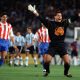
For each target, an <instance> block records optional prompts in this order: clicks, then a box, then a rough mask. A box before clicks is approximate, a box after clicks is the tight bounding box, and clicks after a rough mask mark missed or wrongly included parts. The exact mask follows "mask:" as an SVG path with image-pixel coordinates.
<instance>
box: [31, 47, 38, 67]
mask: <svg viewBox="0 0 80 80" xmlns="http://www.w3.org/2000/svg"><path fill="white" fill-rule="evenodd" d="M30 54H31V55H32V57H33V60H34V66H35V67H37V65H38V62H37V55H36V53H35V52H34V46H31V47H30Z"/></svg>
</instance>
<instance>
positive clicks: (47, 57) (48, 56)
mask: <svg viewBox="0 0 80 80" xmlns="http://www.w3.org/2000/svg"><path fill="white" fill-rule="evenodd" d="M51 60H52V56H50V55H45V56H44V62H47V63H50V62H51Z"/></svg>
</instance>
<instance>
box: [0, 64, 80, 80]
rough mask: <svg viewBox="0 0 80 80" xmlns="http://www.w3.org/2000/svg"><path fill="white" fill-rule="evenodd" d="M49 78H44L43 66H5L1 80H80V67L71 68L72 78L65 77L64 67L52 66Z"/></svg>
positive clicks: (1, 72) (0, 69)
mask: <svg viewBox="0 0 80 80" xmlns="http://www.w3.org/2000/svg"><path fill="white" fill-rule="evenodd" d="M50 70H51V72H50V74H49V76H47V77H43V72H42V66H41V65H38V67H34V65H29V66H28V67H23V66H19V67H14V66H11V67H10V66H8V65H4V66H2V67H0V80H80V66H76V67H75V66H71V68H70V73H72V75H73V77H72V78H67V77H65V76H64V75H63V66H54V65H51V68H50Z"/></svg>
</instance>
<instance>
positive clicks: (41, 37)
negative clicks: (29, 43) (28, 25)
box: [34, 27, 50, 42]
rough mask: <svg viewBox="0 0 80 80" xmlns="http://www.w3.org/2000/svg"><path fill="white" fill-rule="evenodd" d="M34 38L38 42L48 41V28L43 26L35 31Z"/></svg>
mask: <svg viewBox="0 0 80 80" xmlns="http://www.w3.org/2000/svg"><path fill="white" fill-rule="evenodd" d="M34 39H37V40H38V42H50V38H49V33H48V29H47V28H45V27H41V28H40V29H38V31H37V32H36V34H35V36H34Z"/></svg>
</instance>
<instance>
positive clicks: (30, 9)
mask: <svg viewBox="0 0 80 80" xmlns="http://www.w3.org/2000/svg"><path fill="white" fill-rule="evenodd" d="M28 10H29V11H31V12H32V13H33V14H35V15H36V16H37V17H38V19H39V20H40V21H41V22H42V23H43V24H44V25H45V27H47V28H49V26H51V22H50V21H49V20H48V19H46V18H44V17H43V16H41V15H40V14H39V13H38V11H37V10H36V8H35V5H34V6H32V5H31V4H30V5H28Z"/></svg>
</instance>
